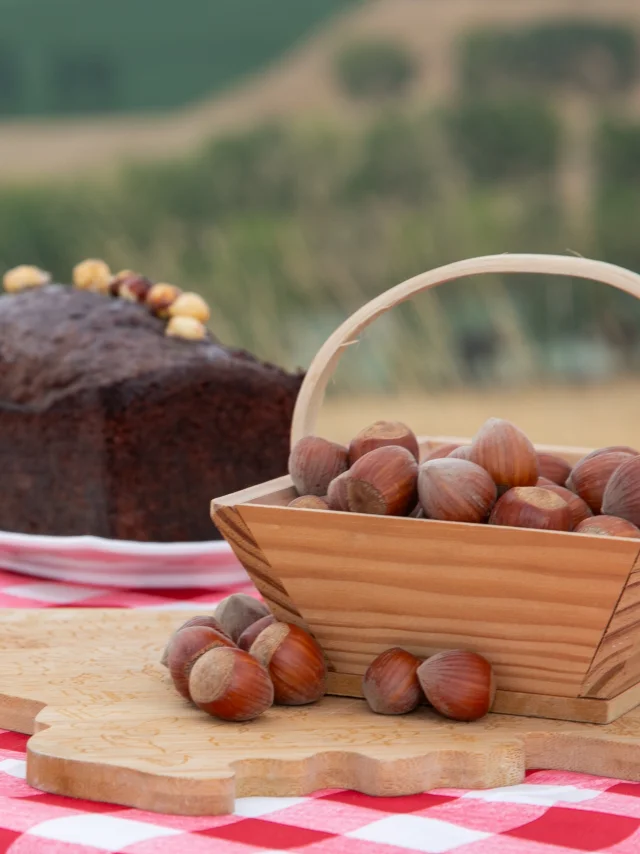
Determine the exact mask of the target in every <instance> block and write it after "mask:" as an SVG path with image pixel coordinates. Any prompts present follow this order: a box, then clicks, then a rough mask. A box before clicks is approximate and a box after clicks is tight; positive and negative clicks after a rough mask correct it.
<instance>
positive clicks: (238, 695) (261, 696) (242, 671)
mask: <svg viewBox="0 0 640 854" xmlns="http://www.w3.org/2000/svg"><path fill="white" fill-rule="evenodd" d="M189 691H190V693H191V697H192V699H193V702H194V703H195V704H196V706H197V707H198V708H199V709H202V711H203V712H207V714H209V715H212V716H214V717H216V718H220V719H221V720H223V721H251V720H254V719H255V718H257V717H259V716H260V715H261V714H262V713H263V712H266V710H267V709H269V708H270V707H271V706H272V705H273V684H272V682H271V680H270V679H269V674H268V673H267V671H266V669H265V668H264V667H263V666H262V665H261V664H260V663H259V662H258V661H256V659H255V658H252V656H250V655H249V653H248V652H245V651H244V650H242V649H234V648H233V647H218V648H217V649H212V650H209V651H208V652H206V653H204V655H201V656H200V657H199V658H198V659H197V661H196V662H195V663H194V665H193V667H192V668H191V673H190V674H189Z"/></svg>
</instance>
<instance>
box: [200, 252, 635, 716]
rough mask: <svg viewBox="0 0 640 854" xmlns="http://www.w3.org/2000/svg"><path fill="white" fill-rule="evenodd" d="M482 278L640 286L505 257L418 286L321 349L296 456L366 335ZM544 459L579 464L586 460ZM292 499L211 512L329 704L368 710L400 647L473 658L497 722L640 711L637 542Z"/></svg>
mask: <svg viewBox="0 0 640 854" xmlns="http://www.w3.org/2000/svg"><path fill="white" fill-rule="evenodd" d="M480 273H536V274H550V275H556V276H557V275H562V276H574V277H578V278H584V279H592V280H596V281H600V282H604V283H606V284H608V285H611V286H612V287H616V288H619V289H621V290H623V291H626V292H627V293H630V294H632V295H633V296H635V297H638V298H640V276H637V275H636V274H634V273H631V272H629V271H628V270H624V269H622V268H620V267H615V266H613V265H611V264H606V263H603V262H599V261H590V260H587V259H584V258H576V257H562V256H550V255H496V256H488V257H484V258H475V259H471V260H467V261H462V262H459V263H456V264H451V265H448V266H445V267H441V268H439V269H437V270H434V271H432V272H427V273H423V274H421V275H419V276H416V277H415V278H413V279H409V280H408V281H406V282H403V283H402V284H400V285H398V286H396V287H395V288H392V289H391V290H389V291H387V292H386V293H384V294H382V295H380V296H379V297H376V298H375V299H374V300H372V301H371V302H369V303H368V304H366V305H365V306H363V307H362V308H361V309H360V310H359V311H357V312H356V313H355V314H354V315H352V316H351V317H350V318H349V319H348V320H346V321H345V322H344V323H343V324H342V325H341V326H340V327H339V328H338V329H337V330H336V331H335V332H334V333H333V334H332V335H331V337H330V338H329V339H328V340H327V341H326V343H325V344H324V345H323V346H322V348H321V349H320V351H319V352H318V354H317V355H316V357H315V359H314V360H313V362H312V364H311V366H310V368H309V371H308V373H307V375H306V378H305V380H304V382H303V384H302V387H301V389H300V392H299V396H298V400H297V404H296V409H295V412H294V417H293V424H292V431H291V442H292V444H293V443H295V442H296V441H297V440H298V439H300V438H302V437H303V436H306V435H309V434H312V433H313V432H314V427H315V423H316V418H317V414H318V411H319V408H320V406H321V403H322V400H323V397H324V392H325V388H326V385H327V382H328V380H329V378H330V377H331V375H332V373H333V371H334V368H335V365H336V363H337V362H338V360H339V358H340V356H341V354H342V352H343V350H344V349H345V348H346V347H348V346H349V345H350V344H352V343H354V342H355V341H356V340H357V336H358V334H359V333H360V332H361V330H363V329H364V328H365V327H366V326H368V325H369V324H370V323H371V322H372V321H373V320H374V319H375V318H376V317H378V316H379V315H380V314H383V313H384V312H386V311H388V310H389V309H391V308H393V306H395V305H397V304H398V303H401V302H403V301H404V300H407V299H409V298H410V297H412V296H413V295H414V294H418V293H420V292H422V291H425V290H427V289H429V288H432V287H435V286H437V285H440V284H443V283H444V282H447V281H451V280H453V279H459V278H461V277H466V276H473V275H477V274H480ZM497 414H498V415H499V414H500V413H497ZM614 440H615V437H612V441H614ZM446 441H452V440H451V439H450V438H447V437H441V438H439V439H438V438H422V439H421V446H422V448H424V449H426V448H429V447H433V446H435V445H438V444H442V443H444V442H446ZM458 441H468V440H458ZM538 449H539V450H552V451H554V452H557V453H559V454H561V455H562V456H564V457H565V458H566V459H567V460H568V461H569V462H575V461H576V460H577V459H579V458H580V457H581V456H583V455H584V454H585V453H586V452H587V451H588V450H589V449H586V448H555V447H554V448H551V449H549V448H548V446H544V447H543V446H538ZM293 497H295V491H294V489H293V486H292V482H291V479H290V478H289V477H282V478H279V479H277V480H273V481H270V482H269V483H264V484H261V485H259V486H255V487H252V488H251V489H247V490H244V491H242V492H237V493H234V494H232V495H226V496H224V497H222V498H217V499H214V501H213V502H212V518H213V521H214V522H215V524H216V525H217V527H218V528H219V530H220V531H221V532H222V534H223V535H224V537H225V538H226V539H227V541H228V542H229V543H230V545H231V547H232V548H233V550H234V552H235V554H236V556H237V557H238V558H239V560H240V561H241V562H242V564H243V565H244V567H245V568H246V570H247V572H248V573H249V575H250V576H251V579H252V580H253V582H254V584H255V585H256V587H257V588H258V590H259V591H260V593H261V594H262V595H263V596H264V598H265V600H266V601H267V603H268V604H269V605H270V607H271V608H272V610H273V613H274V614H275V615H276V616H277V617H278V619H281V620H285V621H289V622H294V623H297V624H298V625H300V626H302V627H303V628H305V629H307V630H308V631H310V632H312V634H314V635H315V637H316V638H317V639H318V641H319V643H320V644H321V645H322V647H323V649H324V651H325V654H326V656H327V661H328V666H329V671H330V676H329V693H331V694H338V695H344V696H352V697H359V696H362V694H361V679H362V674H363V673H364V671H365V670H366V668H367V666H368V664H369V663H370V662H371V661H372V660H373V658H374V657H375V656H376V655H378V654H379V653H380V652H382V651H383V650H385V649H388V648H389V647H392V646H401V647H404V648H405V649H407V650H409V651H410V652H413V653H414V654H416V655H419V656H422V657H426V656H428V655H431V654H432V653H435V652H437V651H439V650H443V649H451V648H465V649H470V650H475V651H477V652H479V653H481V654H482V655H484V656H486V657H487V658H488V659H489V660H490V661H491V663H492V664H493V666H494V668H495V671H496V676H497V684H498V692H497V696H496V702H495V706H494V711H496V712H502V713H506V714H519V715H530V716H534V717H543V718H558V719H565V720H575V721H587V722H593V723H608V722H610V721H612V720H615V719H616V718H618V717H619V716H620V715H622V714H624V713H625V712H627V711H628V710H630V709H631V708H633V707H635V706H636V705H638V704H639V703H640V573H639V569H638V555H639V553H640V541H638V540H632V539H618V538H613V537H600V536H590V535H585V534H574V533H563V532H556V531H537V530H525V529H518V528H506V527H493V526H488V525H473V524H458V523H453V522H436V521H431V520H429V521H425V520H419V519H412V518H391V517H379V516H368V515H364V514H355V513H337V512H330V511H321V510H320V511H319V510H306V509H298V508H295V509H293V508H288V507H286V506H285V505H286V504H287V503H288V501H290V500H291V499H292V498H293Z"/></svg>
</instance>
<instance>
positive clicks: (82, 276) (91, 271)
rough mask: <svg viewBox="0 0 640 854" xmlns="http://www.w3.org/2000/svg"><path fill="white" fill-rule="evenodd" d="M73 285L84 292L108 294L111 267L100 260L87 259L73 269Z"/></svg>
mask: <svg viewBox="0 0 640 854" xmlns="http://www.w3.org/2000/svg"><path fill="white" fill-rule="evenodd" d="M72 276H73V279H72V280H73V284H74V285H75V287H76V288H80V289H81V290H84V291H95V293H99V294H108V293H109V286H110V284H111V278H112V276H111V270H110V269H109V265H108V264H107V263H105V262H104V261H102V260H101V259H99V258H87V259H86V260H85V261H80V263H79V264H76V265H75V267H74V268H73V274H72Z"/></svg>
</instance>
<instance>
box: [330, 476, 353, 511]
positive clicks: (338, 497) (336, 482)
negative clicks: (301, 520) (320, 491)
mask: <svg viewBox="0 0 640 854" xmlns="http://www.w3.org/2000/svg"><path fill="white" fill-rule="evenodd" d="M348 479H349V472H348V471H344V472H342V474H339V475H338V477H334V479H333V480H332V481H331V483H330V484H329V489H328V490H327V501H328V502H329V510H342V511H346V510H347V509H348V499H347V480H348Z"/></svg>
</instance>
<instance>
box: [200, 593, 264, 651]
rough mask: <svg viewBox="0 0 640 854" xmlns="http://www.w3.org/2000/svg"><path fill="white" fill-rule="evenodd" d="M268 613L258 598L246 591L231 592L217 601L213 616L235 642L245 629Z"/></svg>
mask: <svg viewBox="0 0 640 854" xmlns="http://www.w3.org/2000/svg"><path fill="white" fill-rule="evenodd" d="M270 613H271V612H270V611H269V608H268V607H267V606H266V605H265V603H264V602H261V601H260V599H255V598H254V597H253V596H249V594H248V593H232V594H231V596H227V597H226V598H225V599H222V601H221V602H219V603H218V606H217V608H216V610H215V612H214V617H215V618H216V620H217V621H218V622H219V623H220V625H221V626H222V628H223V629H224V630H225V632H226V633H227V634H228V635H229V637H230V638H231V640H232V641H233V642H234V643H235V642H236V641H237V640H238V638H239V637H240V635H241V634H242V633H243V631H244V630H245V629H247V628H248V627H249V626H250V625H251V624H252V623H255V622H256V620H260V619H262V617H267V616H269V614H270Z"/></svg>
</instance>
